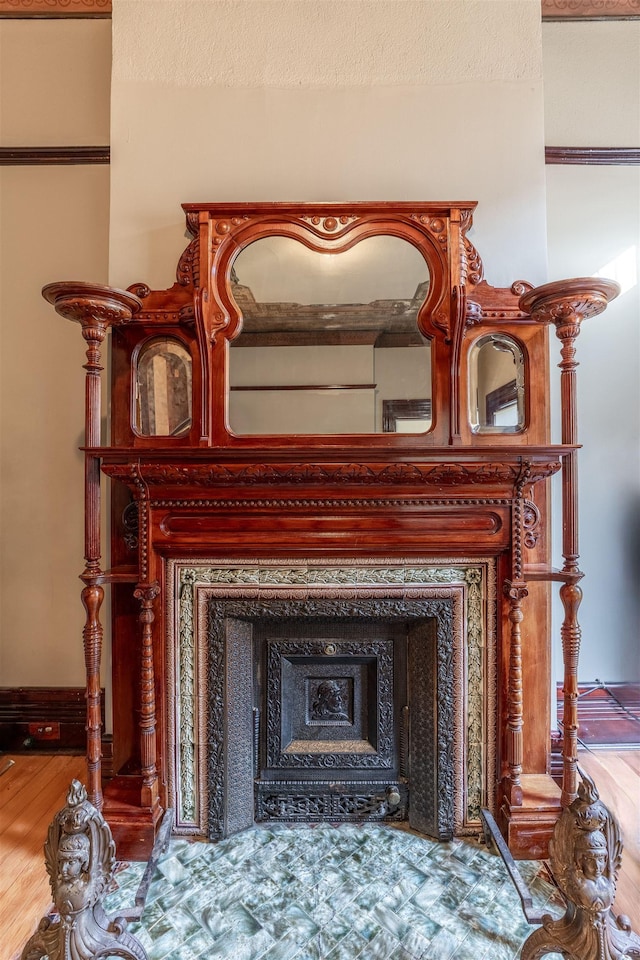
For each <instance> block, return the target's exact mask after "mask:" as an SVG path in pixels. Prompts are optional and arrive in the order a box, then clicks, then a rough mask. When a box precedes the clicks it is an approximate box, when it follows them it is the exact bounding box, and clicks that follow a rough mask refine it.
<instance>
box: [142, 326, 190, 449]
mask: <svg viewBox="0 0 640 960" xmlns="http://www.w3.org/2000/svg"><path fill="white" fill-rule="evenodd" d="M191 369H192V368H191V356H190V354H189V352H188V350H187V349H186V347H185V346H184V344H182V343H180V341H179V340H173V339H172V338H170V337H154V339H153V340H148V341H147V343H145V345H144V346H143V348H142V350H141V351H140V354H139V356H138V362H137V369H136V377H135V381H134V382H135V385H136V404H135V428H136V430H137V432H138V433H140V434H142V436H143V437H177V436H180V434H183V433H186V432H187V431H188V430H189V428H190V426H191Z"/></svg>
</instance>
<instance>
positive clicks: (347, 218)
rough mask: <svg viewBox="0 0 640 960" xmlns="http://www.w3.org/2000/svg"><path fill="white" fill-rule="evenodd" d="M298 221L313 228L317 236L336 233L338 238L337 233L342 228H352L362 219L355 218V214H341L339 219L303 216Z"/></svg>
mask: <svg viewBox="0 0 640 960" xmlns="http://www.w3.org/2000/svg"><path fill="white" fill-rule="evenodd" d="M297 219H299V220H300V222H301V223H304V225H305V226H307V227H313V229H314V232H315V233H317V234H323V233H324V234H327V233H335V234H336V236H338V235H339V234H338V233H337V232H336V231H339V230H340V227H342V228H347V227H352V226H353V225H354V224H355V223H356V222H357V221H358V220H359V219H360V217H357V216H355V214H351V213H346V214H341V216H339V217H338V216H336V217H331V216H329V217H318V216H302V217H298V218H297Z"/></svg>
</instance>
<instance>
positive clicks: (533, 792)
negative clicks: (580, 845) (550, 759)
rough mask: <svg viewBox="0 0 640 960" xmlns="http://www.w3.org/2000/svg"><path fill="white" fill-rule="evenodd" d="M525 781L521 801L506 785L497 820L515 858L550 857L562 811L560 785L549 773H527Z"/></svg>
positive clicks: (523, 779) (522, 778) (523, 777)
mask: <svg viewBox="0 0 640 960" xmlns="http://www.w3.org/2000/svg"><path fill="white" fill-rule="evenodd" d="M521 785H522V804H521V805H518V804H515V803H513V802H511V801H510V800H509V796H508V792H507V790H506V789H502V790H501V797H502V799H501V803H500V809H499V812H498V816H497V821H498V824H499V826H500V830H501V831H502V834H503V836H504V837H505V839H506V841H507V844H508V846H509V850H510V851H511V855H512V856H513V857H514V859H516V860H546V859H547V858H548V856H549V840H551V838H552V836H553V828H554V827H555V825H556V821H557V820H558V817H559V816H560V813H561V808H560V788H559V787H558V785H557V784H556V783H555V782H554V781H553V780H552V779H551V777H550V776H547V775H546V774H524V775H523V776H522V777H521Z"/></svg>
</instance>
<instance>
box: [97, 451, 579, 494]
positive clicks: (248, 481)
mask: <svg viewBox="0 0 640 960" xmlns="http://www.w3.org/2000/svg"><path fill="white" fill-rule="evenodd" d="M136 469H137V471H138V472H139V474H140V476H141V477H142V478H144V481H145V482H146V483H147V484H153V485H160V484H166V485H167V486H196V487H211V486H231V485H240V484H242V485H250V486H258V485H267V486H272V485H275V484H283V485H299V484H300V485H301V484H305V485H306V484H323V485H324V484H329V483H340V484H354V485H357V486H370V485H374V484H390V485H393V486H411V485H415V486H448V487H458V486H465V485H495V484H507V485H510V486H512V485H513V484H515V483H516V481H517V480H518V477H519V476H520V472H521V463H520V462H513V463H510V462H505V461H500V462H497V461H486V462H483V461H481V462H477V461H473V462H468V463H464V462H462V463H461V462H459V461H457V462H455V463H447V462H444V463H443V462H441V461H439V462H438V463H394V464H391V465H384V464H380V465H377V464H366V463H350V464H346V465H345V464H342V463H294V464H291V463H256V464H251V465H250V466H246V465H244V464H221V463H193V464H181V465H180V466H178V465H175V464H171V463H145V462H144V461H141V462H139V463H138V464H136ZM559 469H560V463H559V461H558V460H552V459H549V460H544V461H536V462H535V463H532V468H531V477H530V482H532V483H533V482H536V481H537V480H542V479H545V478H546V477H549V476H551V475H552V474H554V473H556V472H557V470H559ZM103 470H104V472H105V473H106V474H107V475H108V476H110V477H112V478H114V479H116V480H122V481H124V482H127V481H130V480H131V468H130V466H129V465H127V464H116V463H107V464H105V465H104V466H103ZM385 502H388V501H385ZM465 502H466V501H465ZM470 502H471V501H470ZM473 502H475V501H473Z"/></svg>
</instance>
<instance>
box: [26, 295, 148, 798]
mask: <svg viewBox="0 0 640 960" xmlns="http://www.w3.org/2000/svg"><path fill="white" fill-rule="evenodd" d="M42 295H43V297H44V298H45V300H47V301H48V302H49V303H51V304H53V306H54V307H55V309H56V312H57V313H59V314H60V316H62V317H65V319H67V320H74V321H75V322H76V323H79V324H80V325H81V327H82V336H83V337H84V339H85V341H86V344H87V362H86V363H85V364H84V369H85V370H86V371H87V374H86V378H85V485H84V493H85V527H84V559H85V567H84V570H83V571H82V573H81V574H80V579H81V580H82V581H83V583H84V585H85V586H84V589H83V591H82V602H83V604H84V607H85V610H86V622H85V626H84V630H83V642H84V658H85V672H86V697H87V787H88V793H89V800H90V801H91V803H92V804H93V805H94V806H95V807H97V808H98V809H100V808H101V807H102V781H101V757H102V717H101V715H100V662H101V658H102V637H103V629H102V624H101V622H100V607H101V606H102V601H103V599H104V590H103V588H102V585H101V584H102V583H103V582H104V581H105V574H104V571H103V570H102V568H101V550H100V457H99V456H98V455H97V454H95V453H92V450H94V449H97V448H99V447H100V417H101V373H102V370H103V367H102V364H101V357H100V347H101V345H102V342H103V341H104V338H105V337H106V335H107V330H108V329H109V327H110V326H112V325H115V324H118V323H123V322H125V321H127V320H130V319H131V317H132V316H133V314H135V313H137V312H138V310H139V309H140V307H141V306H142V304H141V302H140V300H139V299H138V297H135V296H133V294H131V293H126V292H125V291H124V290H116V289H113V288H112V287H104V286H101V285H99V284H93V283H80V282H78V283H76V282H74V281H62V282H60V283H50V284H48V286H46V287H44V288H43V290H42Z"/></svg>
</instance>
